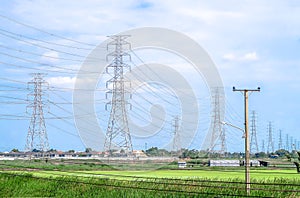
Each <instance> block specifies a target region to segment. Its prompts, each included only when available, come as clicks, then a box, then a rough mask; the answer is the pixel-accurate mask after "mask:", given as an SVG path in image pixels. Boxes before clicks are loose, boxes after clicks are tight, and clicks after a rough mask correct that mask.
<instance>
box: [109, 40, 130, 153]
mask: <svg viewBox="0 0 300 198" xmlns="http://www.w3.org/2000/svg"><path fill="white" fill-rule="evenodd" d="M128 37H129V35H114V36H110V38H111V39H112V41H111V42H110V43H108V45H107V48H108V49H109V48H110V47H111V46H112V47H113V48H114V51H113V52H111V53H109V54H108V55H107V57H112V62H111V63H110V64H109V65H108V66H107V68H106V72H107V73H110V72H111V73H112V74H113V77H112V78H111V79H110V80H108V81H107V82H106V87H107V88H109V87H112V88H111V89H110V90H109V91H108V92H107V95H108V94H111V101H110V102H109V103H107V105H110V106H111V110H110V117H109V121H108V127H107V131H106V138H105V143H104V150H105V151H108V152H109V155H111V154H112V150H113V149H116V150H119V151H122V152H124V154H125V155H127V156H129V155H131V154H132V142H131V135H130V131H129V127H128V119H127V106H128V105H130V104H129V103H128V102H127V101H126V94H128V93H129V92H128V90H126V88H125V84H126V83H129V82H128V81H126V80H125V79H124V70H125V68H129V70H130V66H129V65H127V64H126V63H125V59H128V60H130V55H129V54H128V53H127V52H126V51H128V50H130V43H128V42H127V41H126V39H127V38H128Z"/></svg>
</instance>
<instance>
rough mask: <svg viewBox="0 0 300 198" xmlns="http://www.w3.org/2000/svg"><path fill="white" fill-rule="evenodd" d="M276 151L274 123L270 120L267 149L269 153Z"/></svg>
mask: <svg viewBox="0 0 300 198" xmlns="http://www.w3.org/2000/svg"><path fill="white" fill-rule="evenodd" d="M270 149H271V152H274V142H273V130H272V123H271V122H269V125H268V149H267V153H269V152H270Z"/></svg>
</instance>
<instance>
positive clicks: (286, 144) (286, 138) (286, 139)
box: [285, 134, 290, 151]
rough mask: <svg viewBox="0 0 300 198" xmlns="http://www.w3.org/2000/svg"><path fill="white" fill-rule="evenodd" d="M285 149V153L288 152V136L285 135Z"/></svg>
mask: <svg viewBox="0 0 300 198" xmlns="http://www.w3.org/2000/svg"><path fill="white" fill-rule="evenodd" d="M285 149H286V150H287V151H289V150H290V145H289V134H286V135H285Z"/></svg>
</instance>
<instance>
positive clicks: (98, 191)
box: [0, 171, 300, 197]
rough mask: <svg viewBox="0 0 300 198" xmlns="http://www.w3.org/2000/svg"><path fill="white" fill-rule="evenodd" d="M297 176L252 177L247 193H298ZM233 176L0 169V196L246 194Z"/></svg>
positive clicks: (242, 185)
mask: <svg viewBox="0 0 300 198" xmlns="http://www.w3.org/2000/svg"><path fill="white" fill-rule="evenodd" d="M299 183H300V180H299V179H294V180H286V179H273V180H264V181H261V180H259V181H255V180H252V184H251V187H252V190H251V196H256V197H300V189H299V188H300V187H299ZM244 187H245V185H244V184H243V182H242V181H239V180H236V179H227V180H220V181H212V180H210V179H201V180H199V179H186V180H184V179H182V180H178V179H161V178H152V179H146V178H145V179H134V180H121V179H108V178H99V177H97V178H96V177H90V178H86V177H85V178H83V177H76V176H69V177H61V176H58V177H54V176H52V177H49V176H48V177H36V176H34V175H32V174H20V173H12V172H4V171H2V172H0V197H26V196H30V197H41V196H42V197H217V196H219V197H246V194H245V189H244Z"/></svg>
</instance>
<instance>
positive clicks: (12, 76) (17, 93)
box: [0, 0, 300, 152]
mask: <svg viewBox="0 0 300 198" xmlns="http://www.w3.org/2000/svg"><path fill="white" fill-rule="evenodd" d="M0 13H1V14H0V24H1V25H0V69H1V74H0V112H1V113H0V114H1V116H0V126H1V127H0V129H1V130H0V131H1V133H0V151H10V150H11V149H13V148H18V149H20V150H23V149H24V147H25V145H26V136H27V133H28V127H29V125H30V117H31V112H30V110H31V109H30V105H29V107H28V104H29V99H30V96H28V93H30V87H28V85H27V82H29V81H31V79H32V76H30V74H31V73H35V72H42V73H47V75H46V76H45V80H46V81H47V82H48V83H49V87H50V88H49V91H48V92H47V94H46V95H45V97H48V99H49V101H50V102H49V103H48V104H47V107H45V117H46V118H47V119H45V120H46V127H47V133H48V139H49V144H50V148H55V149H59V150H69V149H75V150H84V149H85V147H86V145H84V143H83V142H82V141H81V139H80V136H79V134H78V131H77V129H76V124H75V121H74V119H73V109H72V91H73V88H74V83H75V81H76V71H78V69H79V68H80V66H81V65H82V63H83V62H84V60H85V57H86V56H88V54H89V53H90V52H91V51H92V50H93V49H94V48H95V46H97V45H99V44H101V43H102V42H103V41H104V40H105V39H107V36H108V35H113V34H117V33H119V32H123V31H127V30H130V29H134V28H141V27H160V28H168V29H171V30H174V31H178V32H180V33H183V34H185V35H187V36H188V37H190V38H192V39H193V40H194V41H196V42H197V43H198V44H199V45H201V46H202V48H203V49H205V50H206V51H207V53H208V54H209V55H210V57H211V59H212V60H213V62H214V63H215V65H216V67H217V69H218V71H219V73H220V76H221V78H222V80H223V84H224V89H225V97H226V99H225V107H226V113H225V121H226V122H228V123H231V124H233V125H235V126H238V127H241V128H242V127H243V126H244V121H243V119H244V117H243V116H244V114H243V95H242V94H240V93H237V92H233V91H232V87H233V86H235V87H236V88H241V89H245V88H250V89H255V88H257V87H258V86H259V87H261V92H260V93H256V92H255V93H252V94H251V95H250V97H249V109H250V111H255V112H256V120H257V139H258V141H257V142H258V145H259V149H260V150H261V149H262V142H263V141H264V144H265V151H266V150H267V146H268V142H269V141H268V140H269V136H268V125H269V122H270V123H271V125H272V131H273V132H272V139H273V142H274V149H275V150H276V149H277V148H278V143H279V131H280V130H281V131H282V144H283V145H282V147H286V146H287V145H286V144H287V143H288V146H289V147H290V146H291V144H292V143H291V142H294V143H296V144H295V146H296V147H297V148H298V149H300V148H299V146H298V145H299V140H300V135H299V131H298V130H299V129H298V118H299V117H300V111H299V110H300V105H299V102H298V99H299V97H300V94H299V89H300V78H299V74H300V65H299V64H300V28H299V27H300V20H299V19H300V3H299V2H298V1H297V0H287V1H280V0H274V1H272V2H271V1H267V0H251V1H249V0H228V1H217V0H212V1H204V0H199V1H193V0H186V1H179V0H172V1H171V0H165V1H158V0H157V1H155V0H149V1H140V0H129V1H120V0H119V1H118V0H112V1H102V0H86V1H79V0H62V1H61V0H53V1H46V0H22V1H21V0H2V1H1V5H0ZM138 55H139V56H140V57H142V59H143V60H144V61H146V62H147V60H148V59H149V56H150V55H143V53H142V52H140V53H138ZM161 56H162V55H157V57H160V58H161ZM170 57H171V56H170ZM157 59H159V58H157ZM161 59H162V58H161ZM134 61H136V62H137V63H138V64H141V61H140V60H139V59H138V58H137V57H135V58H134ZM172 61H173V62H176V61H175V58H174V59H172ZM175 64H176V63H175ZM177 64H180V63H177ZM66 68H67V69H66ZM182 73H185V74H184V75H183V76H185V75H190V76H191V78H192V77H193V75H194V74H193V73H192V72H190V73H189V72H187V71H182ZM191 83H193V81H192V82H191ZM194 83H195V81H194ZM100 84H101V83H100ZM98 88H99V89H101V87H98ZM152 91H153V89H152ZM154 91H155V90H154ZM200 92H201V91H200ZM203 92H205V91H203ZM198 94H199V95H200V96H199V97H201V98H202V97H204V98H205V97H206V98H207V95H205V93H204V94H203V95H201V93H198ZM136 98H137V97H136ZM149 98H150V99H152V98H153V97H149ZM102 99H103V98H102ZM99 100H101V97H100V99H99ZM137 100H138V99H136V101H137ZM140 104H141V103H140ZM97 105H99V106H97V108H102V109H103V105H105V103H103V102H102V103H101V102H99V104H97ZM101 105H102V106H101ZM26 106H27V107H26ZM203 106H204V107H203V109H202V110H203V112H205V113H206V114H205V115H203V116H202V117H201V116H200V118H199V119H201V120H198V121H199V122H200V123H202V122H203V123H206V124H204V125H203V128H201V127H200V128H201V130H202V131H205V129H207V123H209V120H210V115H209V110H210V107H209V106H210V102H209V101H206V100H204V102H203ZM143 108H144V107H143ZM145 108H146V109H148V108H150V107H148V106H147V107H145ZM166 109H167V110H168V109H169V107H167V108H166ZM26 111H27V113H26ZM171 111H172V110H171ZM141 113H145V111H144V110H143V111H142V112H141ZM99 114H101V115H103V117H105V119H104V120H100V121H99V123H100V124H101V125H102V127H103V128H105V127H106V126H105V122H106V120H107V118H108V116H109V112H105V111H102V110H101V111H100V113H99ZM131 114H132V113H131ZM145 114H146V113H145ZM173 114H174V112H173ZM170 116H171V115H169V117H167V118H166V119H167V120H168V121H169V120H170V119H171V117H170ZM205 116H206V117H205ZM144 117H145V116H144ZM146 117H147V116H146ZM134 119H137V118H133V120H134ZM147 119H148V118H147ZM149 119H150V118H149ZM136 121H140V122H143V121H145V120H141V119H139V120H136ZM146 121H147V120H146ZM225 128H226V137H227V142H226V143H227V149H228V151H238V152H240V151H243V139H242V138H241V136H242V132H241V131H239V130H237V129H235V128H232V127H230V126H226V127H225ZM165 130H166V131H168V133H171V132H172V129H171V128H170V126H167V127H166V128H165ZM199 130H200V129H199ZM200 136H201V135H199V134H198V136H196V139H195V140H194V142H193V144H192V146H191V148H196V149H199V148H200V146H199V144H200V143H199V144H197V142H199V141H198V140H197V137H199V138H200ZM287 136H288V141H287V140H286V138H287ZM167 137H171V136H170V134H168V135H167ZM291 138H292V140H291ZM162 139H163V138H162ZM155 141H157V140H152V141H150V140H149V142H148V144H146V142H145V144H144V142H138V143H137V145H136V146H135V148H136V149H144V148H145V147H146V146H147V147H151V146H155ZM201 141H203V140H201ZM201 141H200V142H201ZM295 141H296V142H295Z"/></svg>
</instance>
